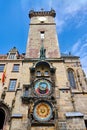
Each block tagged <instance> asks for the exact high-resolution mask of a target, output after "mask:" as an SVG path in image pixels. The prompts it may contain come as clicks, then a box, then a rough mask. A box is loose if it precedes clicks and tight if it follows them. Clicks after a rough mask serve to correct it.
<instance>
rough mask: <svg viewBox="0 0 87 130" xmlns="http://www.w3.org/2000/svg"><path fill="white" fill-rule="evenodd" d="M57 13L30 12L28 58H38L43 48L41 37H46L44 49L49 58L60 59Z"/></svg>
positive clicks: (52, 11)
mask: <svg viewBox="0 0 87 130" xmlns="http://www.w3.org/2000/svg"><path fill="white" fill-rule="evenodd" d="M55 16H56V13H55V11H54V10H51V11H43V10H42V11H40V12H34V11H33V10H32V11H30V13H29V17H30V30H29V35H28V41H27V49H26V57H27V58H38V57H39V55H40V48H41V43H42V42H41V35H44V39H43V42H44V47H45V48H46V57H47V58H59V57H60V51H59V44H58V39H57V33H56V24H55V21H54V17H55Z"/></svg>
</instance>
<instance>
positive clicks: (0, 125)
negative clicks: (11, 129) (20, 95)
mask: <svg viewBox="0 0 87 130" xmlns="http://www.w3.org/2000/svg"><path fill="white" fill-rule="evenodd" d="M4 121H5V112H4V110H3V109H1V108H0V130H2V129H3V126H4Z"/></svg>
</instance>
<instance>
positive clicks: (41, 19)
mask: <svg viewBox="0 0 87 130" xmlns="http://www.w3.org/2000/svg"><path fill="white" fill-rule="evenodd" d="M38 19H39V20H40V21H45V20H46V18H45V17H39V18H38Z"/></svg>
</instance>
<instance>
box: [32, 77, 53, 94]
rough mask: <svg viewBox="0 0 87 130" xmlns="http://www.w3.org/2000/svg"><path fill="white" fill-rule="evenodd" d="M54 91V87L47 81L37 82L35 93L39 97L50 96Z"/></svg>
mask: <svg viewBox="0 0 87 130" xmlns="http://www.w3.org/2000/svg"><path fill="white" fill-rule="evenodd" d="M51 90H52V85H51V83H50V82H48V81H47V80H45V79H42V80H38V81H36V83H35V85H34V91H35V93H36V94H37V95H39V96H46V95H49V94H50V92H51Z"/></svg>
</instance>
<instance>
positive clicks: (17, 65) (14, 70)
mask: <svg viewBox="0 0 87 130" xmlns="http://www.w3.org/2000/svg"><path fill="white" fill-rule="evenodd" d="M12 71H13V72H18V71H19V64H14V66H13V70H12Z"/></svg>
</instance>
